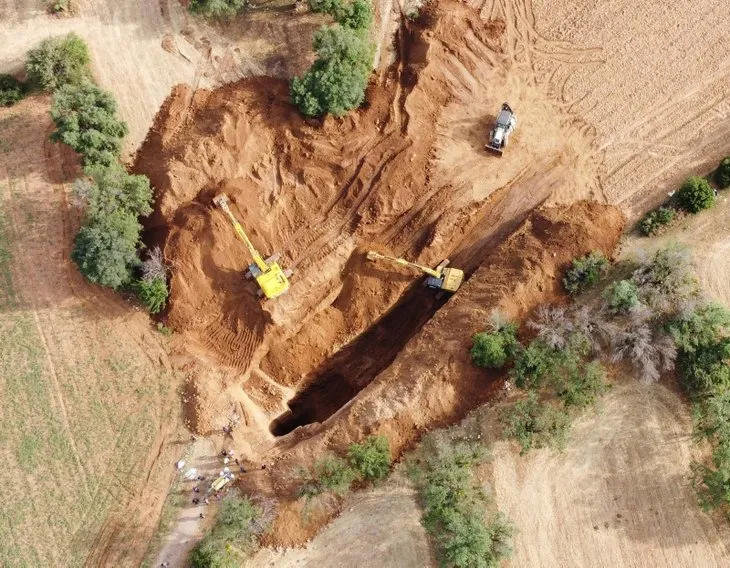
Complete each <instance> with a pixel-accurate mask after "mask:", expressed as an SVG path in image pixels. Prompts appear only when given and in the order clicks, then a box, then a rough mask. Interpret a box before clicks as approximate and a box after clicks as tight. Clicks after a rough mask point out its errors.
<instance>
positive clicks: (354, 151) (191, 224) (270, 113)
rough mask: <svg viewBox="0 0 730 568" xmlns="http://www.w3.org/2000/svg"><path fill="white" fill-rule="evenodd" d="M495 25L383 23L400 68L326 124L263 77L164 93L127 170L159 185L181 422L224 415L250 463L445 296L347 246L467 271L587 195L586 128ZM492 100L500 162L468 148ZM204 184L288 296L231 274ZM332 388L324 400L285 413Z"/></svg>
mask: <svg viewBox="0 0 730 568" xmlns="http://www.w3.org/2000/svg"><path fill="white" fill-rule="evenodd" d="M503 28H504V26H503V25H502V24H501V22H498V21H497V22H494V21H492V22H485V21H482V20H480V18H479V16H478V14H477V13H476V12H475V11H474V10H473V9H471V8H469V7H467V6H465V5H463V4H459V3H456V2H451V1H444V2H439V3H437V4H434V5H432V6H431V7H430V8H429V10H428V11H427V12H426V13H425V14H424V15H423V16H422V17H421V18H420V20H419V21H418V22H417V23H415V24H404V27H402V28H401V30H400V32H399V34H398V38H399V39H398V56H399V57H398V63H397V64H395V65H394V66H393V67H391V68H390V69H388V70H385V71H383V72H382V73H381V76H380V78H379V79H378V80H374V81H373V84H372V85H371V87H370V89H369V91H368V94H367V104H366V105H365V107H364V108H363V109H361V110H360V111H358V112H353V113H350V114H348V115H347V116H345V117H343V118H339V119H336V118H331V117H330V118H327V119H326V120H324V121H318V120H309V121H308V120H304V119H303V118H302V117H301V116H300V115H299V113H298V112H297V111H296V109H294V108H293V107H292V106H291V105H290V103H289V101H288V87H287V84H286V83H284V82H282V81H279V80H276V79H271V78H265V77H257V78H251V79H246V80H243V81H240V82H238V83H236V84H233V85H229V86H226V87H224V88H221V89H219V90H217V91H214V92H210V91H197V92H191V90H190V88H188V87H186V86H180V87H177V88H176V89H175V90H174V91H173V93H172V95H171V96H170V97H169V99H168V100H167V101H166V103H165V104H164V105H163V108H162V109H161V111H160V112H159V114H158V116H157V119H156V122H155V125H154V127H153V129H152V130H151V131H150V134H149V135H148V137H147V140H146V141H145V144H144V145H143V147H142V148H141V150H140V152H139V154H138V159H137V163H136V169H137V170H138V171H139V172H142V173H145V174H146V175H148V176H149V177H150V179H151V180H152V182H153V184H154V186H155V188H156V190H157V197H158V201H157V207H156V211H155V213H154V215H153V218H152V220H151V222H150V224H149V226H148V230H149V236H150V237H151V240H152V241H156V242H158V243H160V244H161V245H162V247H163V249H164V253H165V257H166V259H167V260H168V262H169V263H170V265H171V267H172V272H171V274H172V280H171V296H170V304H169V310H168V312H167V323H168V325H169V326H170V327H172V328H173V329H174V330H175V331H176V332H177V334H176V337H177V342H178V346H179V347H180V351H181V352H182V353H184V355H185V359H184V360H185V361H187V366H186V371H187V374H188V378H189V383H188V394H187V396H186V401H187V403H188V405H187V414H188V418H189V421H190V424H191V426H192V427H193V428H194V429H196V430H197V431H200V432H206V431H210V430H212V429H216V428H220V427H221V426H222V425H223V424H225V422H226V421H227V419H228V414H229V413H230V409H231V407H234V408H238V409H240V412H242V413H243V415H244V416H243V418H244V423H245V425H246V427H247V428H249V429H250V430H251V431H252V432H255V434H256V435H255V436H249V439H256V440H258V442H262V443H263V446H262V445H261V444H259V443H258V442H256V443H255V444H254V443H252V442H250V444H251V448H250V449H251V451H252V452H255V453H258V452H261V451H263V449H265V447H266V446H267V444H268V446H270V445H271V444H273V443H274V436H273V435H272V434H270V433H269V432H270V431H271V432H273V434H275V435H283V434H286V433H287V432H289V431H291V430H292V429H295V428H296V427H297V426H300V425H305V424H307V423H308V422H312V421H315V422H319V421H322V420H324V419H326V418H327V417H329V416H330V415H331V414H333V413H334V412H336V411H337V410H338V409H339V407H340V406H341V405H342V404H344V403H346V402H347V400H348V399H349V398H350V397H351V396H354V394H355V393H357V392H358V391H359V390H360V389H361V388H363V387H364V386H366V385H367V384H368V383H369V381H370V380H372V378H373V377H374V376H375V375H377V373H379V372H380V371H382V370H383V369H384V368H385V367H387V365H388V364H389V363H390V362H391V361H392V360H393V359H394V358H395V356H396V355H397V353H398V351H399V350H400V349H401V348H402V347H403V345H405V343H406V342H407V341H408V339H409V338H410V337H412V336H413V335H414V334H415V333H417V332H418V330H419V329H420V327H421V326H422V325H423V324H424V323H425V322H426V321H428V320H429V318H430V317H431V316H432V315H433V313H435V312H436V310H437V309H438V307H439V306H440V305H441V304H442V303H443V302H442V301H437V300H434V299H433V298H432V297H430V296H429V297H424V294H426V292H425V291H423V290H421V289H420V287H418V286H417V285H414V284H413V283H414V282H416V281H418V280H419V275H417V274H415V273H413V272H412V271H410V270H407V269H401V268H398V267H394V266H392V265H388V264H382V263H378V264H373V263H369V262H367V261H366V260H365V258H364V251H365V250H367V249H370V248H374V249H376V250H379V251H381V252H387V253H392V254H395V255H398V256H405V257H407V258H409V259H411V260H414V261H418V262H420V263H422V264H426V265H435V264H437V263H438V262H439V261H440V260H441V259H443V258H444V257H447V256H450V257H451V259H452V265H454V266H458V267H460V268H463V269H464V270H465V271H466V272H467V275H469V274H471V273H472V272H473V271H474V270H475V269H476V268H477V267H478V266H479V265H480V264H481V263H482V261H483V259H484V257H485V255H486V253H487V252H488V251H489V250H491V249H492V248H493V247H494V246H495V244H496V243H498V242H499V241H500V240H501V239H503V238H504V237H505V236H506V235H507V234H508V233H509V232H510V231H511V230H513V229H514V228H515V227H516V226H518V225H519V223H520V222H522V221H523V220H524V219H525V217H526V216H527V215H528V214H529V212H530V211H532V210H533V209H534V208H535V207H537V206H539V204H540V203H543V202H544V201H545V200H547V199H549V198H552V200H553V201H554V200H555V199H556V196H558V197H559V198H560V199H561V200H563V201H565V202H571V201H575V200H576V199H579V198H581V197H594V198H600V195H599V193H598V190H597V184H596V181H595V180H596V176H595V171H594V169H593V166H591V164H590V163H589V162H586V160H581V159H580V157H581V155H582V154H585V153H586V149H587V148H589V147H590V145H591V143H592V142H591V140H590V139H588V138H587V137H586V136H587V134H586V132H587V131H588V129H586V128H583V126H584V125H583V124H582V123H581V121H580V120H579V119H577V118H575V117H573V116H571V115H568V114H566V112H565V111H563V110H562V107H561V106H560V105H558V104H556V103H554V102H552V101H551V100H550V98H549V97H548V96H546V93H545V92H543V91H542V90H541V88H540V87H539V86H537V85H535V84H534V79H533V78H532V75H524V76H523V75H522V73H523V71H522V70H521V68H511V67H510V59H509V58H508V57H507V56H506V55H505V53H504V51H503V46H502V42H503V38H502V33H503ZM504 100H509V101H510V104H511V105H512V106H513V108H515V109H516V112H517V113H518V117H519V126H518V129H517V131H516V133H515V134H514V136H513V137H512V139H511V141H510V147H509V148H508V150H507V152H506V153H505V156H504V157H503V158H501V159H499V158H497V157H494V156H491V155H489V154H487V153H486V152H485V151H484V148H483V146H484V142H485V140H486V137H487V135H488V131H489V128H490V126H491V124H492V123H493V120H494V117H495V114H496V113H497V112H498V110H499V107H500V105H501V103H502V102H503V101H504ZM220 192H225V193H226V194H227V195H228V196H229V198H230V200H231V203H232V210H233V212H234V213H235V214H236V215H237V216H238V217H239V219H240V221H241V222H242V224H243V225H244V226H245V227H246V228H247V230H248V231H249V233H250V236H251V238H252V240H253V242H254V243H255V245H256V246H257V247H258V248H259V250H260V251H261V252H262V253H263V254H265V255H268V254H271V253H274V252H279V253H281V260H280V263H281V264H282V265H283V266H284V267H285V268H291V269H293V270H294V271H295V274H294V277H293V279H292V288H291V290H290V291H289V292H288V293H287V294H286V295H284V296H282V297H280V298H277V299H276V300H274V301H269V302H266V303H263V302H261V301H260V300H258V299H257V298H256V297H255V294H254V292H255V286H254V284H253V283H251V282H248V281H246V280H244V279H243V277H242V275H243V272H244V270H245V268H246V265H247V264H248V262H249V256H248V252H247V251H246V249H245V248H244V247H243V245H242V244H241V243H240V242H239V241H238V240H237V238H236V235H235V233H234V231H233V229H232V227H231V226H230V224H229V222H228V220H227V219H226V218H225V217H224V216H223V214H222V213H221V212H220V211H219V210H216V208H215V207H214V206H213V205H212V197H213V196H215V195H216V194H218V193H220ZM409 287H410V289H409ZM394 306H395V310H397V311H396V312H394V314H395V315H393V314H391V316H390V319H389V320H388V321H386V320H387V318H386V320H383V321H381V322H380V323H379V324H377V323H376V322H379V320H380V318H381V317H382V316H383V315H384V314H386V312H388V310H390V309H391V308H393V307H394ZM373 324H376V325H375V326H373ZM371 326H373V327H371ZM366 330H367V333H366V334H363V332H366ZM361 334H363V338H359V336H360V335H361ZM356 339H357V342H355V343H353V341H354V340H356ZM348 344H349V347H348V348H347V349H341V348H342V347H344V346H347V345H348ZM363 355H365V357H366V359H367V360H364V359H363V357H362V356H363ZM336 357H340V359H335V358H336ZM201 362H202V363H203V364H202V365H201V364H200V363H201ZM343 373H344V375H347V376H346V377H345V378H344V382H345V383H347V384H344V385H343V384H342V383H343V381H342V380H340V379H341V377H342V376H343ZM328 376H329V379H328V378H327V377H328ZM335 384H339V385H340V386H341V387H342V388H340V389H339V391H338V392H339V394H338V395H337V400H334V401H332V402H331V404H329V407H327V408H319V409H316V411H312V412H310V408H309V407H308V404H309V403H306V402H302V400H304V401H306V398H307V396H309V397H310V398H312V394H311V393H312V392H317V390H318V389H319V390H320V391H321V390H324V391H331V390H332V387H333V385H335ZM307 389H309V392H310V394H309V395H307V392H308V391H307ZM290 399H294V400H293V405H294V406H293V408H292V409H291V412H289V409H288V407H287V404H286V403H287V401H289V400H290ZM297 404H299V407H297ZM309 406H311V405H309Z"/></svg>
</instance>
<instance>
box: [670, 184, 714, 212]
mask: <svg viewBox="0 0 730 568" xmlns="http://www.w3.org/2000/svg"><path fill="white" fill-rule="evenodd" d="M677 202H678V203H679V205H680V206H681V207H682V209H684V210H685V211H689V212H690V213H699V212H700V211H702V210H703V209H709V208H710V207H712V206H713V205H714V204H715V190H714V189H712V186H711V185H710V184H709V182H708V181H707V180H706V179H705V178H702V177H700V176H692V177H690V178H688V179H687V180H686V181H685V182H684V183H683V184H682V187H681V188H680V189H679V191H678V192H677Z"/></svg>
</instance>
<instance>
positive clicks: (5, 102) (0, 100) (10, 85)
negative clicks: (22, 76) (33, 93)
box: [0, 74, 25, 107]
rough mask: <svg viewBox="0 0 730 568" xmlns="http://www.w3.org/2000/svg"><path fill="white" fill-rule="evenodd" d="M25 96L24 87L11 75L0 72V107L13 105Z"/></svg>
mask: <svg viewBox="0 0 730 568" xmlns="http://www.w3.org/2000/svg"><path fill="white" fill-rule="evenodd" d="M24 96H25V87H24V86H23V84H22V83H21V82H20V81H18V80H17V79H16V78H15V77H13V76H12V75H5V74H0V107H3V106H13V105H14V104H15V103H17V102H18V101H20V100H22V99H23V97H24Z"/></svg>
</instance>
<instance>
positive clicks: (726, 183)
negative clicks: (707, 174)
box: [713, 156, 730, 189]
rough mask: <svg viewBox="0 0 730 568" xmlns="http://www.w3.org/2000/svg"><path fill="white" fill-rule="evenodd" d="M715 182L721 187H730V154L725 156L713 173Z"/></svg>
mask: <svg viewBox="0 0 730 568" xmlns="http://www.w3.org/2000/svg"><path fill="white" fill-rule="evenodd" d="M713 177H714V179H715V183H716V184H717V186H718V187H719V188H720V189H725V188H727V187H730V156H728V157H727V158H723V159H722V161H721V162H720V165H719V166H717V169H716V170H715V173H714V174H713Z"/></svg>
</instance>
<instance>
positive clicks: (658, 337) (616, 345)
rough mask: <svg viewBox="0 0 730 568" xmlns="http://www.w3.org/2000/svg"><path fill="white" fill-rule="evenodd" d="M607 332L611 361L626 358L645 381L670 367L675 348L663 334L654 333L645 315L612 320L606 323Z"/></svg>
mask: <svg viewBox="0 0 730 568" xmlns="http://www.w3.org/2000/svg"><path fill="white" fill-rule="evenodd" d="M608 329H609V333H610V336H611V355H610V360H611V362H613V363H617V362H619V361H628V362H630V363H631V364H632V365H633V366H634V367H635V368H636V369H637V370H639V371H640V372H641V373H642V374H643V377H644V379H645V380H646V381H649V382H654V381H657V380H658V379H659V377H660V375H661V371H671V370H672V369H673V368H674V360H675V359H676V357H677V348H676V347H675V345H674V342H673V341H672V339H671V338H670V337H668V336H667V335H666V334H663V333H659V334H655V333H654V332H653V331H652V328H651V326H650V325H649V319H644V318H643V316H640V317H638V318H637V319H635V320H632V319H631V318H629V319H628V321H627V322H626V323H625V324H623V325H619V324H615V323H612V324H610V325H609V327H608Z"/></svg>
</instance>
